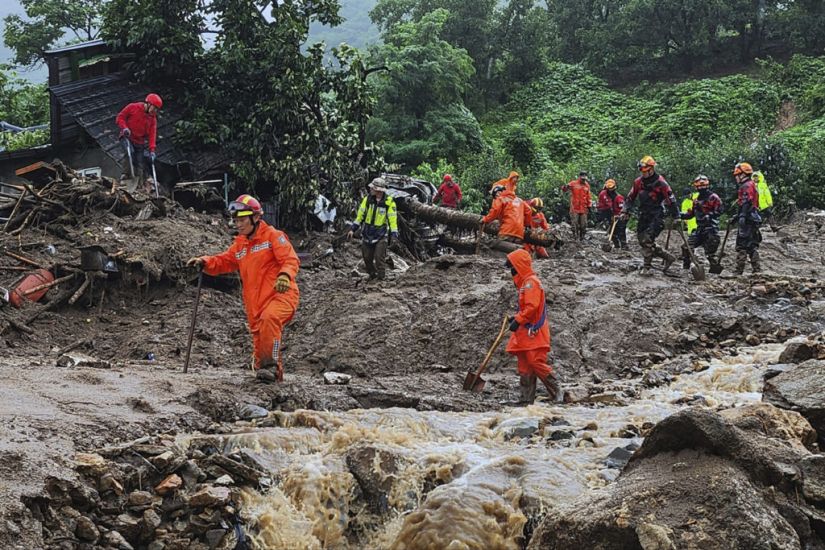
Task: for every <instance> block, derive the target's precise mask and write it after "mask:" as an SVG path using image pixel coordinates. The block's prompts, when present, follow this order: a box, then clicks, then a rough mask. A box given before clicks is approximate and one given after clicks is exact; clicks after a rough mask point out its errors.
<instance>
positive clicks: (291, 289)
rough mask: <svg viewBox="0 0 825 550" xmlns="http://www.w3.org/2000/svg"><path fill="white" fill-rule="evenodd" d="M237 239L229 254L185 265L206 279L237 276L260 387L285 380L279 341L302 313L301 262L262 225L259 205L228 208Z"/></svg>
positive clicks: (248, 202)
mask: <svg viewBox="0 0 825 550" xmlns="http://www.w3.org/2000/svg"><path fill="white" fill-rule="evenodd" d="M229 214H230V216H232V218H233V220H234V222H235V229H237V231H238V236H237V237H235V242H234V243H232V246H230V247H229V249H228V250H227V251H226V252H223V253H221V254H217V255H215V256H200V257H197V258H192V259H191V260H189V261H188V262H187V265H189V266H198V267H203V270H204V272H205V273H207V274H208V275H220V274H222V273H230V272H233V271H239V272H240V275H241V283H242V284H243V301H244V308H245V309H246V316H247V320H248V321H249V329H250V331H251V332H252V345H253V347H254V354H255V365H254V368H255V371H256V377H257V378H258V379H259V380H261V381H262V382H273V381H275V380H277V381H278V382H282V381H283V379H284V367H283V358H282V353H281V348H282V345H281V342H282V340H281V337H282V333H283V329H284V325H286V324H287V323H288V322H289V321H290V320H291V319H292V317H293V316H294V315H295V310H297V309H298V297H299V292H298V284H297V283H296V281H295V278H296V276H297V275H298V268H299V267H300V261H299V260H298V255H297V254H295V249H294V248H292V244H290V242H289V239H288V238H287V236H286V233H284V232H283V231H279V230H277V229H275V228H274V227H272V226H271V225H269V224H267V223H266V222H265V221H263V220H262V219H261V216H262V215H263V209H262V208H261V203H260V202H258V201H257V199H255V198H254V197H252V196H251V195H241V196H240V197H238V198H237V199H235V200H234V201H233V202H231V203H229Z"/></svg>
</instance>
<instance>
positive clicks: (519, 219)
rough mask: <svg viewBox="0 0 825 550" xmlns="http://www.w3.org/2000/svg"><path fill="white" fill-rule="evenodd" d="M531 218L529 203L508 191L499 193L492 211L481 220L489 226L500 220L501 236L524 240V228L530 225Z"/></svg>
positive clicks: (499, 230) (499, 232)
mask: <svg viewBox="0 0 825 550" xmlns="http://www.w3.org/2000/svg"><path fill="white" fill-rule="evenodd" d="M531 216H532V210H531V209H530V205H528V204H527V201H525V200H524V199H520V198H518V197H517V196H516V194H515V193H514V192H512V191H509V190H507V191H502V192H501V193H499V195H498V197H496V198H495V199H494V200H493V205H492V206H491V207H490V211H489V212H488V213H487V215H486V216H484V217H483V218H482V219H481V223H484V224H488V223H492V222H494V221H495V220H500V221H501V227H499V229H498V234H499V236H502V237H514V238H516V239H523V238H524V226H525V225H527V226H529V225H530V219H531Z"/></svg>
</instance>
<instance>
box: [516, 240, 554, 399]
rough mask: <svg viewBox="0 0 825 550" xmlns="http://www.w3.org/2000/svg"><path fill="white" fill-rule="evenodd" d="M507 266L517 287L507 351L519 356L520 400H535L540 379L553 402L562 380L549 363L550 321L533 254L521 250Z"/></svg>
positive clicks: (517, 251)
mask: <svg viewBox="0 0 825 550" xmlns="http://www.w3.org/2000/svg"><path fill="white" fill-rule="evenodd" d="M506 265H507V267H508V268H509V269H510V273H511V274H512V275H513V282H514V283H515V284H516V288H518V312H517V313H516V314H515V315H513V316H512V317H510V331H511V332H512V333H513V334H511V335H510V340H509V341H508V342H507V353H510V354H511V355H515V356H516V358H517V359H518V373H519V385H520V387H521V401H522V402H524V403H532V402H533V401H534V400H535V399H536V380H537V379H538V380H541V382H542V383H543V384H544V387H545V388H547V393H548V394H549V396H550V400H551V401H555V399H556V396H557V395H558V394H559V383H558V381H557V380H556V375H555V374H554V373H553V369H552V368H551V367H550V365H548V364H547V354H548V353H549V352H550V324H549V323H548V322H547V304H546V303H545V300H544V288H543V287H542V286H541V281H540V280H539V278H538V276H537V275H536V273H535V272H534V271H533V261H532V260H531V259H530V254H529V253H528V252H527V251H526V250H524V249H519V250H516V251H514V252H511V253H510V254H508V255H507V263H506Z"/></svg>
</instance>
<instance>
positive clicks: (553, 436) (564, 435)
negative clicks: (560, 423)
mask: <svg viewBox="0 0 825 550" xmlns="http://www.w3.org/2000/svg"><path fill="white" fill-rule="evenodd" d="M546 437H547V438H548V439H549V440H550V441H562V440H564V439H573V438H574V437H575V434H574V433H573V432H571V431H567V430H553V431H551V432H550V434H549V435H548V436H546Z"/></svg>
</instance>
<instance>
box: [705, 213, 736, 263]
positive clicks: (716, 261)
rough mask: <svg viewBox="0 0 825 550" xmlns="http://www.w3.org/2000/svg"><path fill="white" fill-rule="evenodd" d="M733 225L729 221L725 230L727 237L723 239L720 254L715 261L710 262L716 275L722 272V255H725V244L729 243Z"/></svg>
mask: <svg viewBox="0 0 825 550" xmlns="http://www.w3.org/2000/svg"><path fill="white" fill-rule="evenodd" d="M732 227H733V224H732V223H728V228H727V229H726V230H725V238H724V239H722V246H721V247H720V248H719V255H718V256H716V259H715V261H712V262H710V272H711V273H713V274H714V275H719V274H720V273H722V269H724V268H723V267H722V256H724V255H725V245H726V244H727V243H728V235H730V230H731V228H732Z"/></svg>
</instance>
